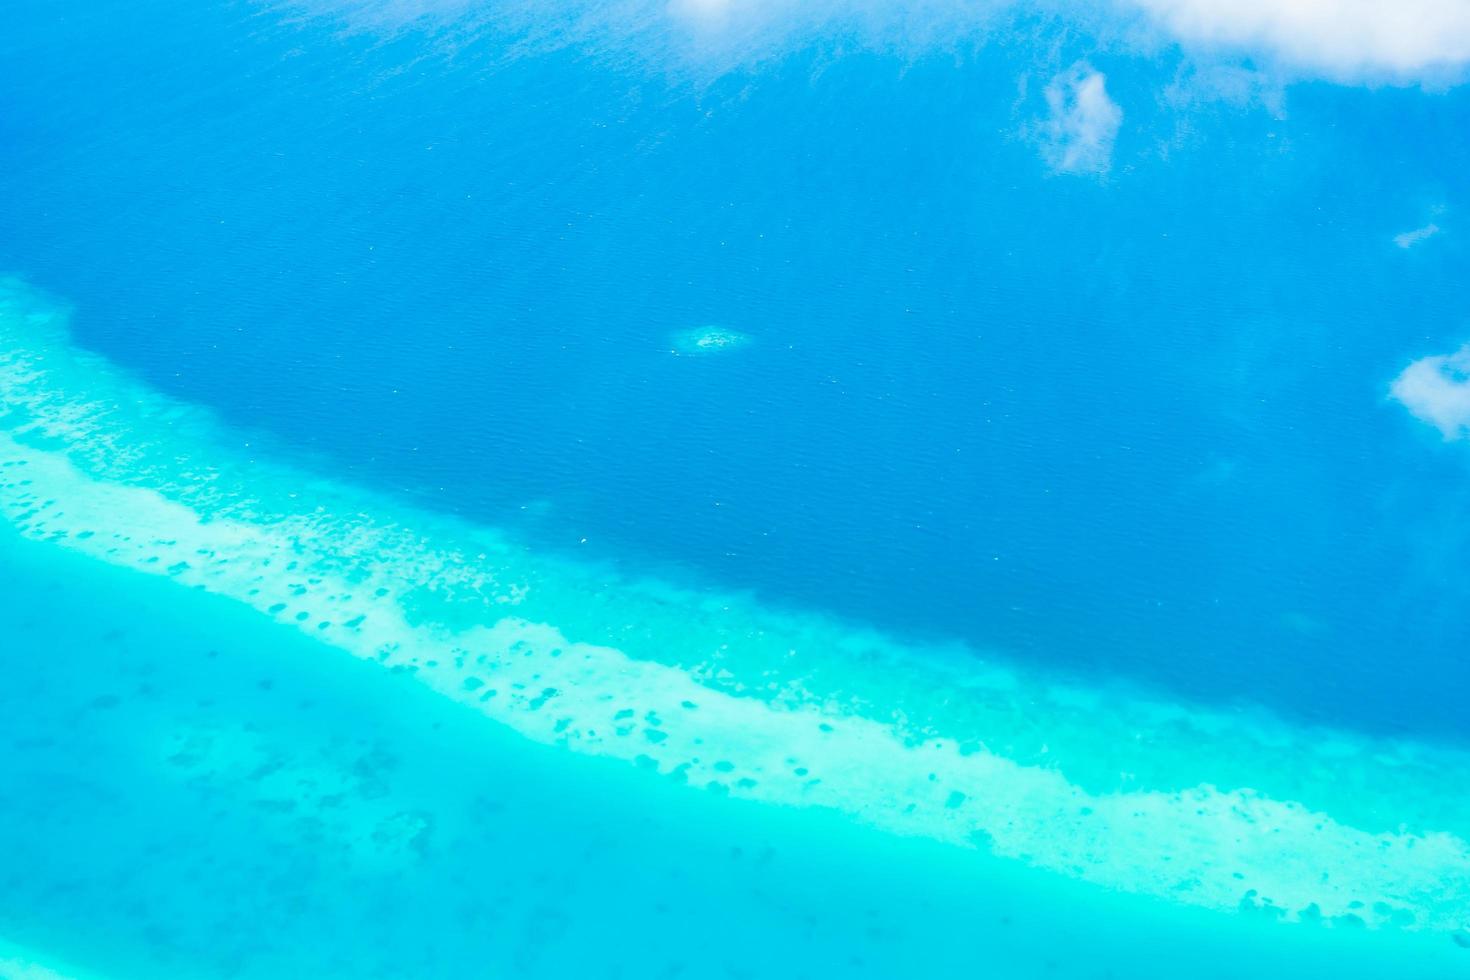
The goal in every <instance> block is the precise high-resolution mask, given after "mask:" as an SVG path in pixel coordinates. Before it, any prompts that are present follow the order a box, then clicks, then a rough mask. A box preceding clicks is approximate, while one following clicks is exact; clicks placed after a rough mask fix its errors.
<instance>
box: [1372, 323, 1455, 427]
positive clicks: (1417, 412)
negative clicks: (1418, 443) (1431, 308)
mask: <svg viewBox="0 0 1470 980" xmlns="http://www.w3.org/2000/svg"><path fill="white" fill-rule="evenodd" d="M1389 394H1390V395H1392V396H1393V397H1394V398H1395V399H1396V400H1397V401H1399V402H1400V403H1401V404H1402V405H1403V406H1404V407H1405V408H1407V409H1408V410H1409V412H1410V413H1412V414H1413V416H1414V417H1415V418H1417V419H1419V420H1421V421H1424V422H1428V423H1429V424H1430V425H1432V426H1434V427H1435V428H1436V429H1438V430H1439V431H1440V433H1441V434H1442V435H1443V436H1444V437H1445V439H1447V440H1452V439H1465V438H1470V344H1466V345H1465V346H1464V347H1461V348H1460V349H1459V350H1458V351H1456V352H1455V353H1453V354H1438V355H1434V356H1432V357H1422V358H1420V359H1419V360H1417V361H1415V362H1414V363H1413V364H1410V365H1409V366H1408V367H1407V368H1405V369H1404V372H1403V373H1402V374H1400V375H1399V376H1398V377H1397V378H1395V379H1394V381H1393V384H1392V385H1390V386H1389Z"/></svg>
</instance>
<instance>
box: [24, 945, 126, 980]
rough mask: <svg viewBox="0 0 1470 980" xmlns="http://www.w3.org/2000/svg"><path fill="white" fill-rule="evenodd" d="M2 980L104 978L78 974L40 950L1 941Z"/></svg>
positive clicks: (100, 979)
mask: <svg viewBox="0 0 1470 980" xmlns="http://www.w3.org/2000/svg"><path fill="white" fill-rule="evenodd" d="M0 980H102V977H100V976H99V975H97V974H96V973H81V972H78V971H77V970H74V969H72V968H71V967H69V966H65V965H62V964H61V963H59V962H58V961H57V960H55V959H54V958H52V957H49V956H47V955H46V954H44V953H42V952H40V951H38V950H33V949H26V948H24V947H22V946H17V945H15V944H14V943H9V942H6V941H5V940H4V939H0Z"/></svg>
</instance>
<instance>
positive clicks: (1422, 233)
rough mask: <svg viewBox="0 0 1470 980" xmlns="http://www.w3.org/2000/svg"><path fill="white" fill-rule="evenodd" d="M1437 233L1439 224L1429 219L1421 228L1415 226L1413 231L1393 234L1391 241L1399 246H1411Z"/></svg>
mask: <svg viewBox="0 0 1470 980" xmlns="http://www.w3.org/2000/svg"><path fill="white" fill-rule="evenodd" d="M1437 234H1439V225H1437V224H1435V223H1434V222H1432V221H1431V222H1430V223H1429V224H1427V225H1424V226H1423V227H1422V228H1415V229H1414V230H1413V231H1405V232H1400V233H1399V234H1397V235H1394V236H1393V243H1394V244H1395V245H1397V246H1398V247H1399V248H1413V247H1414V246H1415V245H1418V244H1419V243H1420V242H1422V241H1425V240H1427V239H1429V238H1433V237H1434V236H1435V235H1437Z"/></svg>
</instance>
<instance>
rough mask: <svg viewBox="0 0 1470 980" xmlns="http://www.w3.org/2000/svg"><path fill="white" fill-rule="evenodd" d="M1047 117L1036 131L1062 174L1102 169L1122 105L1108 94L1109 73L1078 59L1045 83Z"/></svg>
mask: <svg viewBox="0 0 1470 980" xmlns="http://www.w3.org/2000/svg"><path fill="white" fill-rule="evenodd" d="M1045 95H1046V105H1047V117H1046V119H1045V120H1043V121H1042V123H1041V126H1040V127H1039V128H1038V130H1037V134H1038V135H1039V137H1040V139H1041V144H1042V154H1043V155H1044V156H1045V157H1046V162H1047V163H1048V164H1049V165H1050V166H1051V168H1052V169H1053V170H1055V171H1057V172H1058V173H1072V174H1075V173H1103V172H1104V171H1106V170H1107V169H1108V168H1109V167H1110V166H1111V165H1112V162H1113V140H1114V139H1116V138H1117V135H1118V127H1119V126H1121V125H1122V123H1123V110H1122V109H1120V108H1119V107H1118V103H1116V102H1114V101H1113V100H1112V98H1111V97H1109V95H1108V85H1107V76H1106V75H1104V74H1103V73H1102V72H1100V71H1096V70H1094V69H1093V68H1092V66H1091V65H1088V64H1087V63H1086V62H1081V61H1079V62H1077V64H1075V65H1073V66H1072V67H1071V68H1068V69H1067V70H1066V71H1064V72H1062V73H1061V74H1059V75H1057V76H1056V77H1055V78H1053V79H1052V80H1051V82H1050V83H1049V84H1048V85H1047V86H1046V92H1045Z"/></svg>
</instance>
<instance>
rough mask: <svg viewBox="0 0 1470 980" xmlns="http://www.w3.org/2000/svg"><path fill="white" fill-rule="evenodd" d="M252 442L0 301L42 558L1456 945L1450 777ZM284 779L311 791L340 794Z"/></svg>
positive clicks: (341, 648) (1024, 831)
mask: <svg viewBox="0 0 1470 980" xmlns="http://www.w3.org/2000/svg"><path fill="white" fill-rule="evenodd" d="M241 442H242V440H241V439H240V438H239V435H238V434H231V433H228V432H226V431H225V430H223V429H221V428H220V427H219V426H218V424H217V423H216V422H214V421H213V419H212V418H211V417H210V416H209V415H208V413H206V412H203V411H201V410H198V409H194V408H190V407H188V406H185V405H181V404H179V403H177V402H174V401H172V400H170V399H168V398H166V397H164V396H162V395H160V394H158V393H156V392H153V391H151V390H149V389H147V388H146V387H144V386H143V385H141V384H140V383H138V382H136V381H134V380H133V379H131V378H129V377H127V376H126V375H124V374H122V373H120V372H118V371H117V370H116V369H115V368H113V367H112V366H111V365H108V364H107V363H105V362H103V361H102V360H100V359H98V358H96V357H94V356H92V355H88V354H86V353H84V352H81V351H78V350H77V349H76V348H75V347H73V346H72V345H71V343H70V341H69V338H68V336H67V332H66V317H65V314H64V312H63V311H61V310H60V309H59V308H58V307H57V306H56V305H55V304H54V303H50V302H49V301H46V300H44V299H43V298H41V297H38V296H37V295H36V294H34V293H33V292H31V291H29V290H27V289H26V288H25V287H24V286H23V285H22V284H20V283H17V282H14V281H11V282H6V283H3V284H0V513H3V515H4V517H5V519H6V520H8V521H9V522H10V523H11V524H12V525H13V526H14V527H15V528H16V529H17V530H19V531H20V532H21V533H22V534H24V535H26V536H27V537H29V538H31V539H34V540H37V541H45V542H50V543H52V544H54V545H56V546H58V547H66V548H69V549H73V550H75V551H77V552H79V553H82V554H85V555H89V556H92V557H93V558H96V559H98V560H101V561H104V562H107V563H110V564H112V565H116V566H121V567H124V568H130V569H134V570H137V571H139V572H144V573H147V574H151V575H156V576H160V577H164V578H167V579H171V580H173V581H175V582H177V583H178V584H179V587H180V588H188V589H200V590H204V591H206V592H209V593H213V594H216V595H220V596H224V597H228V598H230V599H233V600H234V601H236V602H239V603H241V604H243V605H245V606H247V607H249V608H252V609H254V610H256V611H257V612H258V613H260V614H261V615H263V616H266V617H269V618H271V619H273V620H274V621H276V622H279V623H281V624H283V625H284V626H287V627H290V628H294V629H296V630H298V631H300V632H302V633H303V634H305V635H307V636H309V637H311V638H313V639H315V640H317V641H318V642H319V643H320V644H321V645H322V650H323V655H331V652H332V651H337V652H342V653H347V654H351V655H353V656H355V657H358V658H361V659H363V660H367V661H371V662H374V663H377V664H380V665H381V666H382V667H384V668H385V669H388V670H391V671H394V672H396V673H400V674H405V675H409V676H411V677H412V678H414V679H415V680H417V681H418V682H420V683H422V684H424V685H425V686H426V687H427V688H429V689H430V690H432V691H434V692H436V693H437V694H438V695H440V696H441V697H443V698H444V699H446V701H448V702H454V703H458V704H461V705H463V706H465V707H467V708H469V709H472V710H474V711H477V712H479V713H480V714H481V715H483V716H485V717H486V718H487V719H490V720H493V721H495V722H498V723H500V724H503V725H505V726H507V727H509V728H510V729H512V730H514V731H516V732H518V733H520V734H521V735H523V736H525V737H526V738H528V739H531V740H534V741H536V742H541V743H546V744H551V745H557V746H562V747H564V748H565V749H567V750H569V751H573V752H579V753H585V754H589V755H596V756H603V757H609V758H614V759H621V760H624V761H625V762H627V763H629V764H630V765H633V766H637V767H640V768H643V769H646V770H648V771H649V772H650V773H658V774H662V775H663V776H665V777H673V778H675V779H677V780H681V781H683V782H685V783H687V784H688V785H689V786H690V787H693V788H695V789H701V790H704V791H707V792H713V793H719V794H728V795H731V796H738V797H742V798H745V799H748V800H752V801H758V802H763V803H767V804H771V805H779V806H803V807H818V808H822V809H825V810H829V811H833V812H837V813H841V814H845V815H847V817H848V818H850V819H852V820H854V821H856V822H859V823H862V824H865V825H868V826H872V827H876V828H879V829H882V830H885V831H889V832H891V833H894V834H899V835H904V836H918V837H925V838H930V839H933V840H937V841H941V842H946V843H948V844H951V845H954V846H958V847H963V848H980V849H984V850H986V851H989V852H992V853H994V854H996V855H998V856H1001V857H1005V858H1009V859H1011V860H1014V861H1016V862H1018V863H1020V864H1023V865H1025V866H1029V867H1032V868H1037V869H1043V870H1045V871H1047V872H1051V873H1055V874H1059V875H1063V876H1066V877H1068V878H1072V879H1077V880H1081V881H1085V882H1090V883H1093V884H1096V885H1100V886H1105V887H1107V888H1111V889H1115V890H1119V891H1123V892H1128V893H1134V894H1142V895H1150V896H1155V897H1158V898H1162V899H1167V900H1169V901H1173V902H1178V903H1183V904H1187V905H1194V906H1201V907H1205V908H1211V909H1218V910H1225V911H1232V912H1239V911H1248V912H1252V913H1257V914H1262V915H1267V916H1271V917H1273V918H1280V919H1283V920H1288V921H1298V920H1299V921H1310V922H1326V923H1332V924H1339V925H1366V926H1370V927H1378V928H1395V929H1413V930H1429V931H1434V932H1438V933H1441V934H1446V933H1448V934H1450V935H1454V934H1456V931H1457V930H1459V929H1460V928H1461V927H1462V926H1463V924H1464V923H1465V922H1466V921H1470V845H1467V843H1466V841H1467V837H1470V813H1467V812H1466V810H1467V803H1466V800H1465V797H1464V793H1463V773H1464V772H1465V771H1467V768H1470V760H1467V759H1466V758H1465V756H1464V755H1463V754H1462V753H1459V752H1456V751H1454V750H1450V749H1447V748H1440V747H1436V746H1432V745H1427V744H1419V743H1409V742H1402V741H1388V740H1381V739H1369V738H1365V737H1362V736H1358V735H1354V734H1350V733H1343V732H1325V731H1322V730H1316V729H1307V728H1301V727H1297V726H1292V725H1288V724H1285V723H1283V722H1281V721H1279V720H1276V719H1271V718H1269V717H1266V716H1264V715H1258V714H1252V713H1248V712H1240V713H1235V712H1230V713H1227V712H1212V711H1208V710H1203V709H1200V708H1197V707H1194V706H1190V705H1186V704H1179V703H1173V702H1165V701H1159V700H1156V699H1148V698H1143V697H1134V696H1124V695H1121V694H1120V693H1119V692H1116V691H1112V690H1104V689H1101V688H1098V687H1096V686H1089V687H1084V686H1078V685H1071V686H1066V685H1059V684H1056V683H1054V682H1050V681H1047V680H1046V679H1044V678H1037V677H1032V676H1030V675H1028V674H1026V673H1022V672H1019V671H1015V670H1006V669H1003V668H1000V667H996V666H989V665H986V664H984V663H983V662H982V661H980V660H979V658H978V657H977V655H976V654H975V652H974V651H964V650H960V651H954V650H951V651H932V650H925V649H922V648H916V647H913V646H912V645H909V644H906V643H904V642H903V641H902V639H901V638H895V637H889V636H885V635H883V634H880V633H877V632H874V631H871V630H864V629H861V628H858V627H855V626H853V625H852V624H847V623H841V622H837V621H833V620H831V619H828V618H825V617H821V616H818V615H815V614H805V613H782V612H777V611H773V610H769V609H766V608H762V607H761V606H759V605H756V604H755V603H753V602H752V601H750V600H748V599H742V598H737V597H731V596H722V595H717V594H711V593H709V592H707V591H702V590H701V591H695V590H689V589H681V588H679V587H678V586H676V585H674V584H672V583H662V582H653V581H629V580H627V579H626V578H621V577H619V576H617V575H615V574H613V573H611V572H610V571H609V570H607V569H603V568H599V567H596V566H592V565H588V564H585V563H574V562H572V561H570V560H566V559H560V558H556V557H554V556H537V555H533V554H529V553H527V551H526V550H525V549H524V548H523V547H521V546H519V545H518V544H516V543H514V542H511V541H509V540H508V539H507V538H506V537H505V536H504V535H502V534H501V533H499V532H496V531H494V530H493V529H488V528H483V527H476V526H473V525H469V524H465V523H462V522H457V521H454V520H451V519H447V518H442V517H436V516H434V515H430V514H427V513H423V512H419V511H415V510H412V509H410V508H408V507H405V506H404V505H402V504H399V503H396V502H394V501H393V500H391V499H388V498H385V497H379V496H375V495H372V494H369V493H366V492H364V491H359V490H356V489H353V488H350V487H346V486H343V485H341V484H337V483H334V482H331V481H328V480H323V479H319V478H316V477H313V476H312V475H310V474H308V473H305V472H302V471H301V470H299V469H294V468H289V467H286V466H284V465H279V464H275V463H272V462H270V461H269V460H263V459H262V460H256V461H254V462H249V461H244V460H242V459H241V458H240V457H239V455H238V453H239V450H238V449H237V448H232V447H238V446H239V445H240V444H241ZM225 736H229V737H225ZM258 752H259V750H258V749H257V748H255V747H252V745H251V744H250V743H249V741H248V739H246V740H243V741H242V740H241V739H240V738H238V737H235V736H233V735H229V733H224V734H223V735H222V734H220V733H209V732H200V733H195V735H194V736H191V737H190V739H189V740H187V741H186V742H185V743H181V744H179V745H177V746H173V747H171V749H170V755H169V757H170V758H173V759H177V760H178V762H177V764H178V765H181V766H184V767H185V768H186V769H187V768H188V767H189V766H191V765H192V766H194V767H196V768H197V770H198V771H199V772H200V773H207V772H212V771H216V770H221V771H232V768H234V769H238V768H241V767H248V766H251V765H255V764H257V763H258V762H259V761H260V760H259V759H258V758H256V756H257V755H258ZM221 753H224V754H221ZM189 771H194V770H189ZM286 775H287V776H289V779H288V782H289V783H291V784H299V783H300V782H301V781H302V780H306V781H309V782H311V783H312V784H313V785H320V786H322V787H325V790H324V791H330V790H331V787H332V786H334V785H337V784H339V783H341V782H342V781H343V780H344V779H346V778H348V777H347V776H346V775H344V774H342V773H336V772H333V771H329V770H322V771H312V772H304V771H303V772H300V773H296V772H292V773H288V774H286ZM259 792H260V793H262V794H263V796H262V799H264V800H269V799H274V797H273V796H272V795H271V794H273V793H277V788H276V787H274V786H273V784H272V783H271V782H270V781H268V780H267V781H264V782H263V783H262V785H261V788H260V790H259ZM369 823H371V825H372V826H371V827H368V826H367V824H364V827H365V828H366V829H365V830H364V831H363V832H362V833H358V834H357V835H356V837H353V835H352V834H351V833H349V834H348V835H347V836H348V838H349V839H355V840H357V841H359V843H358V844H356V845H354V846H356V847H366V848H370V849H372V853H374V854H378V855H380V859H381V860H386V861H392V860H396V859H397V857H395V856H397V855H403V854H405V853H411V852H412V849H413V847H414V846H415V844H414V842H415V841H416V840H418V839H419V835H421V834H425V833H431V832H432V828H430V827H427V826H425V825H424V824H423V823H422V817H421V815H419V814H415V813H412V812H401V813H400V812H397V811H396V810H395V811H390V810H386V809H385V811H384V812H383V813H380V814H379V813H375V814H372V820H371V821H369Z"/></svg>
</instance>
